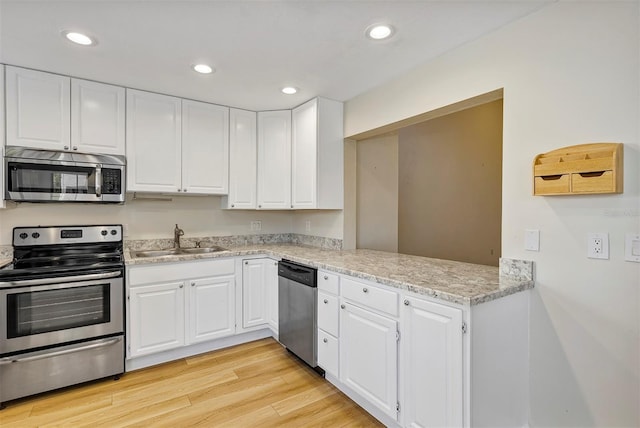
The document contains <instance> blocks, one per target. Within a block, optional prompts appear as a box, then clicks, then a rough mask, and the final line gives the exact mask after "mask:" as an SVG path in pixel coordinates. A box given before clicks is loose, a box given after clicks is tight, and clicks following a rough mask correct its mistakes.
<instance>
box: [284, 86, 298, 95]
mask: <svg viewBox="0 0 640 428" xmlns="http://www.w3.org/2000/svg"><path fill="white" fill-rule="evenodd" d="M296 92H298V88H294V87H293V86H285V87H284V88H282V93H283V94H287V95H293V94H295V93H296Z"/></svg>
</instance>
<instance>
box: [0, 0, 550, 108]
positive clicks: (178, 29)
mask: <svg viewBox="0 0 640 428" xmlns="http://www.w3.org/2000/svg"><path fill="white" fill-rule="evenodd" d="M548 3H550V1H549V0H536V1H532V0H510V1H480V0H474V1H452V0H448V1H398V0H387V1H359V0H352V1H348V0H343V1H321V0H315V1H309V0H308V1H294V0H290V1H264V0H263V1H245V0H235V1H215V0H208V1H207V0H201V1H187V0H182V1H162V0H138V1H124V0H111V1H98V0H84V1H80V0H76V1H57V0H47V1H30V0H0V62H3V63H6V64H13V65H19V66H24V67H31V68H35V69H40V70H46V71H51V72H57V73H61V74H68V75H72V76H76V77H82V78H86V79H92V80H98V81H102V82H108V83H114V84H118V85H122V86H127V87H131V88H137V89H144V90H150V91H155V92H161V93H165V94H170V95H176V96H180V97H185V98H192V99H196V100H202V101H208V102H213V103H217V104H223V105H229V106H233V107H240V108H246V109H250V110H270V109H283V108H290V107H293V106H296V105H298V104H300V103H302V102H304V101H306V100H308V99H310V98H313V97H315V96H318V95H320V96H324V97H328V98H333V99H336V100H340V101H346V100H348V99H350V98H353V97H354V96H356V95H358V94H360V93H362V92H365V91H367V90H369V89H371V88H373V87H375V86H378V85H380V84H382V83H384V82H385V81H387V80H389V79H391V78H393V77H396V76H399V75H401V74H403V73H405V72H407V71H409V70H410V69H412V68H414V67H416V66H418V65H419V64H422V63H425V62H427V61H429V60H430V59H432V58H434V57H436V56H438V55H440V54H442V53H443V52H446V51H448V50H451V49H453V48H455V47H457V46H459V45H461V44H463V43H466V42H468V41H471V40H474V39H476V38H478V37H480V36H482V35H484V34H486V33H488V32H490V31H492V30H495V29H496V28H499V27H501V26H503V25H505V24H507V23H509V22H511V21H514V20H516V19H518V18H520V17H522V16H524V15H526V14H529V13H531V12H533V11H535V10H537V9H539V8H540V7H542V6H544V5H545V4H548ZM381 21H384V22H389V23H392V24H393V25H394V26H395V27H396V31H397V32H396V34H395V36H394V37H393V38H392V39H391V40H388V41H383V42H374V41H371V40H368V39H367V38H366V37H365V36H364V30H365V28H366V27H367V26H369V25H370V24H372V23H375V22H381ZM63 30H78V31H83V32H86V33H88V34H90V35H93V36H95V37H96V38H97V39H98V45H97V46H95V47H82V46H76V45H73V44H71V43H69V42H67V41H66V40H65V39H63V38H62V37H61V35H60V33H61V31H63ZM198 62H205V63H208V64H211V65H212V66H213V67H214V68H216V69H217V72H216V73H214V74H211V75H198V74H196V73H195V72H193V71H192V70H191V69H190V65H191V64H194V63H198ZM285 85H294V86H296V87H299V88H300V89H301V90H300V92H299V93H298V94H296V95H293V96H286V95H283V94H281V93H280V88H281V87H282V86H285Z"/></svg>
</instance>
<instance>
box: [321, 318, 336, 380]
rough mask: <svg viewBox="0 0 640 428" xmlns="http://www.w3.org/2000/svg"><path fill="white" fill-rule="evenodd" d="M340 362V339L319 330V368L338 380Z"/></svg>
mask: <svg viewBox="0 0 640 428" xmlns="http://www.w3.org/2000/svg"><path fill="white" fill-rule="evenodd" d="M339 361H340V353H339V350H338V339H336V338H335V337H333V336H332V335H330V334H328V333H327V332H325V331H323V330H322V329H318V366H320V367H322V368H323V369H324V371H325V372H327V373H329V374H331V375H333V376H334V377H336V378H337V377H338V375H339V373H338V362H339Z"/></svg>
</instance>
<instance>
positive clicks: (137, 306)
mask: <svg viewBox="0 0 640 428" xmlns="http://www.w3.org/2000/svg"><path fill="white" fill-rule="evenodd" d="M129 316H130V317H131V319H130V320H129V325H130V331H129V357H137V356H140V355H146V354H152V353H154V352H160V351H165V350H167V349H173V348H177V347H180V346H183V345H184V344H185V340H184V338H185V324H184V283H183V282H170V283H166V284H158V285H148V286H142V287H132V288H130V289H129Z"/></svg>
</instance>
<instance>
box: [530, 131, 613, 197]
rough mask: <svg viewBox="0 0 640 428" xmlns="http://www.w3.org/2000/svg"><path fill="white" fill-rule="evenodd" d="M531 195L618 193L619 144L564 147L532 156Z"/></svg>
mask: <svg viewBox="0 0 640 428" xmlns="http://www.w3.org/2000/svg"><path fill="white" fill-rule="evenodd" d="M533 181H534V183H533V194H534V195H584V194H596V193H622V144H621V143H593V144H580V145H578V146H570V147H564V148H562V149H558V150H554V151H552V152H548V153H544V154H541V155H538V156H536V158H535V160H534V162H533Z"/></svg>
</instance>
